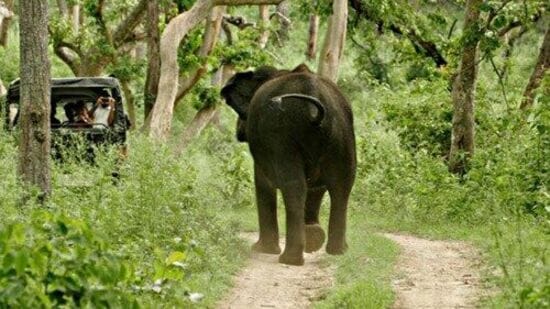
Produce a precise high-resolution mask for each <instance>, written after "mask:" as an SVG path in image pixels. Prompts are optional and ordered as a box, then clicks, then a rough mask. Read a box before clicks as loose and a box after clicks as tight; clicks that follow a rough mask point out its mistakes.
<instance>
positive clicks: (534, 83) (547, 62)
mask: <svg viewBox="0 0 550 309" xmlns="http://www.w3.org/2000/svg"><path fill="white" fill-rule="evenodd" d="M549 66H550V29H546V33H545V34H544V41H543V42H542V46H541V47H540V53H539V58H538V60H537V64H536V65H535V69H534V70H533V74H531V77H530V78H529V82H528V83H527V86H526V87H525V91H524V92H523V100H522V101H521V105H520V108H521V109H522V110H526V109H528V108H529V107H531V106H532V105H533V101H534V100H535V90H537V88H538V87H539V86H540V84H541V82H542V79H543V78H544V74H545V73H546V71H548V67H549Z"/></svg>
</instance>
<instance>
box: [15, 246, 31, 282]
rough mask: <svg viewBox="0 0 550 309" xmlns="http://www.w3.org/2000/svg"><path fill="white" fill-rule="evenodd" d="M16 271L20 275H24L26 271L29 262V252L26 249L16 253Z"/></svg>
mask: <svg viewBox="0 0 550 309" xmlns="http://www.w3.org/2000/svg"><path fill="white" fill-rule="evenodd" d="M14 262H15V263H14V266H15V271H16V272H17V274H18V275H20V276H21V275H22V274H23V273H24V272H25V268H27V264H28V258H27V252H25V251H24V250H21V251H19V252H17V254H16V255H15V261H14Z"/></svg>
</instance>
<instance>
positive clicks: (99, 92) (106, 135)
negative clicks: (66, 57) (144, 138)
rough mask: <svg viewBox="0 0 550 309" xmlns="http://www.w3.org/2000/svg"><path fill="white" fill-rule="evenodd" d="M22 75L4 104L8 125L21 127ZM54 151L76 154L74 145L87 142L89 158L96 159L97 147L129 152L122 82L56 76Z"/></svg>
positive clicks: (58, 155)
mask: <svg viewBox="0 0 550 309" xmlns="http://www.w3.org/2000/svg"><path fill="white" fill-rule="evenodd" d="M19 85H20V81H19V79H17V80H15V81H13V82H12V83H11V84H10V85H9V87H8V92H7V95H6V100H5V104H4V111H3V113H4V121H3V122H4V127H5V129H6V130H8V131H12V130H14V129H17V126H18V119H19V112H20V108H19ZM51 87H52V88H51V115H50V127H51V132H52V155H53V157H54V158H56V159H62V158H63V157H64V153H67V151H64V150H66V149H71V150H70V151H69V153H71V155H73V154H74V155H76V153H75V152H74V146H75V145H76V144H80V145H81V144H84V145H83V146H84V147H80V149H81V150H82V149H83V150H84V156H85V158H86V159H89V160H93V157H94V155H93V152H94V148H96V147H98V146H104V145H118V146H120V151H121V154H122V155H123V156H125V155H126V132H127V130H128V129H129V127H130V122H129V120H128V117H127V115H126V114H125V113H124V102H123V97H122V93H121V90H120V84H119V82H118V80H117V79H116V78H111V77H79V78H54V79H52V83H51Z"/></svg>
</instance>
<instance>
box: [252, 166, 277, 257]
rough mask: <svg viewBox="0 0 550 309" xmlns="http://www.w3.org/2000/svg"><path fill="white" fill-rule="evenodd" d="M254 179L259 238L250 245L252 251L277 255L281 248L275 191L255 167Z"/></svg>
mask: <svg viewBox="0 0 550 309" xmlns="http://www.w3.org/2000/svg"><path fill="white" fill-rule="evenodd" d="M254 179H255V181H254V183H255V186H256V204H257V206H258V221H259V224H260V238H259V239H258V241H257V242H256V243H255V244H254V245H252V250H254V251H257V252H262V253H269V254H279V253H281V248H280V247H279V227H278V225H277V191H276V189H275V188H274V187H273V186H272V185H271V184H270V183H269V181H268V180H267V178H266V177H265V175H263V173H262V172H261V170H260V169H259V168H258V167H257V166H255V167H254Z"/></svg>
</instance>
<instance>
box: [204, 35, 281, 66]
mask: <svg viewBox="0 0 550 309" xmlns="http://www.w3.org/2000/svg"><path fill="white" fill-rule="evenodd" d="M258 37H259V33H258V32H257V31H256V30H255V29H252V28H251V27H248V28H246V29H244V30H242V31H240V32H239V39H238V40H237V41H236V42H234V44H233V45H218V46H217V47H216V48H215V50H214V51H213V53H212V59H213V60H214V59H217V60H216V61H218V62H211V64H210V65H211V66H214V67H217V66H218V64H219V63H222V64H230V65H233V66H234V67H235V70H237V71H242V70H246V69H248V68H250V67H257V66H260V65H265V64H268V63H270V62H271V56H270V55H269V54H268V53H267V52H266V51H265V50H263V49H261V48H258V45H257V42H258Z"/></svg>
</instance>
